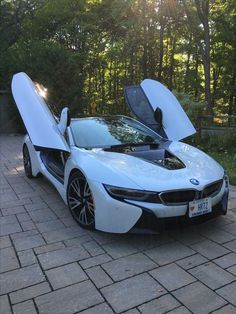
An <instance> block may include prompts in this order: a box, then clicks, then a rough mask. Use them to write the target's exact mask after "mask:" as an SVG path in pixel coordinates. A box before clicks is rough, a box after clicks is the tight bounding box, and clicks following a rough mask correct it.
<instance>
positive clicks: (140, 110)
mask: <svg viewBox="0 0 236 314" xmlns="http://www.w3.org/2000/svg"><path fill="white" fill-rule="evenodd" d="M125 98H126V102H127V103H128V105H129V107H130V109H131V111H132V112H133V113H134V115H135V116H136V117H137V118H138V119H139V120H140V121H141V122H143V123H144V124H146V125H148V126H150V127H151V126H155V125H156V124H157V123H156V121H155V119H154V111H153V108H152V107H151V105H150V103H149V101H148V99H147V97H146V96H145V94H144V92H143V90H142V88H141V86H140V85H135V86H128V87H125Z"/></svg>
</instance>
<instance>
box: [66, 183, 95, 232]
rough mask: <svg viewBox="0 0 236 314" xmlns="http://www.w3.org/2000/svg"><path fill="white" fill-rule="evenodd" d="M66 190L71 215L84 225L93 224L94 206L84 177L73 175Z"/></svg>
mask: <svg viewBox="0 0 236 314" xmlns="http://www.w3.org/2000/svg"><path fill="white" fill-rule="evenodd" d="M68 191H69V195H68V203H69V207H70V210H71V211H72V213H73V216H74V217H75V218H76V219H77V220H78V222H79V223H80V224H82V225H84V226H89V225H91V224H93V223H94V217H95V213H94V210H95V206H94V203H93V197H92V192H91V190H90V187H89V184H88V183H87V181H86V180H85V179H84V178H81V177H75V178H74V180H72V181H71V183H70V186H69V190H68Z"/></svg>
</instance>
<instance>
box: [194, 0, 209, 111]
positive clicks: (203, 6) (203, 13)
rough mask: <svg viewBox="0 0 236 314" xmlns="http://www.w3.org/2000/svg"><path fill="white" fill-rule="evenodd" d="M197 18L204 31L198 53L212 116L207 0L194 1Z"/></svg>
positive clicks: (206, 99)
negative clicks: (200, 57) (199, 53)
mask: <svg viewBox="0 0 236 314" xmlns="http://www.w3.org/2000/svg"><path fill="white" fill-rule="evenodd" d="M195 4H196V8H197V14H198V18H199V20H200V21H201V23H202V25H203V29H204V46H203V45H202V43H201V41H199V46H200V52H201V55H202V62H203V68H204V76H205V101H206V103H207V111H208V114H209V115H212V114H213V108H212V99H211V63H210V62H211V61H210V28H209V0H202V1H201V3H200V0H195Z"/></svg>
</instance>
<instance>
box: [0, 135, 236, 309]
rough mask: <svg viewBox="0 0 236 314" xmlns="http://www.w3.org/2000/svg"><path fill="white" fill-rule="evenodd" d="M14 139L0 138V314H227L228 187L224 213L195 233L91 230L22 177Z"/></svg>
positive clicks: (232, 282) (232, 292)
mask: <svg viewBox="0 0 236 314" xmlns="http://www.w3.org/2000/svg"><path fill="white" fill-rule="evenodd" d="M22 141H23V137H22V136H10V135H1V136H0V313H4V314H8V313H11V314H12V313H14V314H18V313H23V314H25V313H27V314H31V313H32V314H34V313H39V314H43V313H44V314H54V313H55V314H60V313H61V314H67V313H68V314H69V313H83V314H93V313H94V314H95V313H96V314H99V313H101V314H111V313H127V314H138V313H139V314H140V313H142V314H152V313H155V314H157V313H176V314H178V313H179V314H184V313H199V314H204V313H218V314H220V313H224V314H227V313H236V187H233V186H231V187H230V202H229V205H230V208H229V211H228V215H227V216H221V217H218V218H216V219H214V220H211V221H208V222H206V223H204V224H201V225H192V226H188V227H184V228H183V227H182V229H175V230H166V231H165V232H162V233H161V234H159V235H158V234H157V235H155V234H146V235H145V234H142V235H141V234H125V235H116V234H106V233H101V232H97V231H93V232H91V231H87V230H83V229H81V228H80V227H79V226H78V225H76V223H75V222H74V220H73V219H72V218H71V215H70V213H69V210H68V208H67V207H66V206H65V205H64V203H63V202H62V200H61V199H60V196H59V195H58V193H57V192H56V191H55V189H54V188H53V186H52V185H51V184H50V183H48V182H47V180H46V179H44V178H38V179H33V180H29V179H27V178H26V177H25V175H24V171H23V165H22V154H21V145H22Z"/></svg>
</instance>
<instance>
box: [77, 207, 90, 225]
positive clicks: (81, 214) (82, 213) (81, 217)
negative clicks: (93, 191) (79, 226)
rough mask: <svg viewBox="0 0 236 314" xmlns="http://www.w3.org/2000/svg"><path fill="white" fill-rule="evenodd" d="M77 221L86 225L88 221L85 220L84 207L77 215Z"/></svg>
mask: <svg viewBox="0 0 236 314" xmlns="http://www.w3.org/2000/svg"><path fill="white" fill-rule="evenodd" d="M79 219H80V221H81V222H82V223H83V224H85V225H87V224H88V219H87V213H86V208H85V206H84V207H83V208H82V210H81V212H80V214H79Z"/></svg>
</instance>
